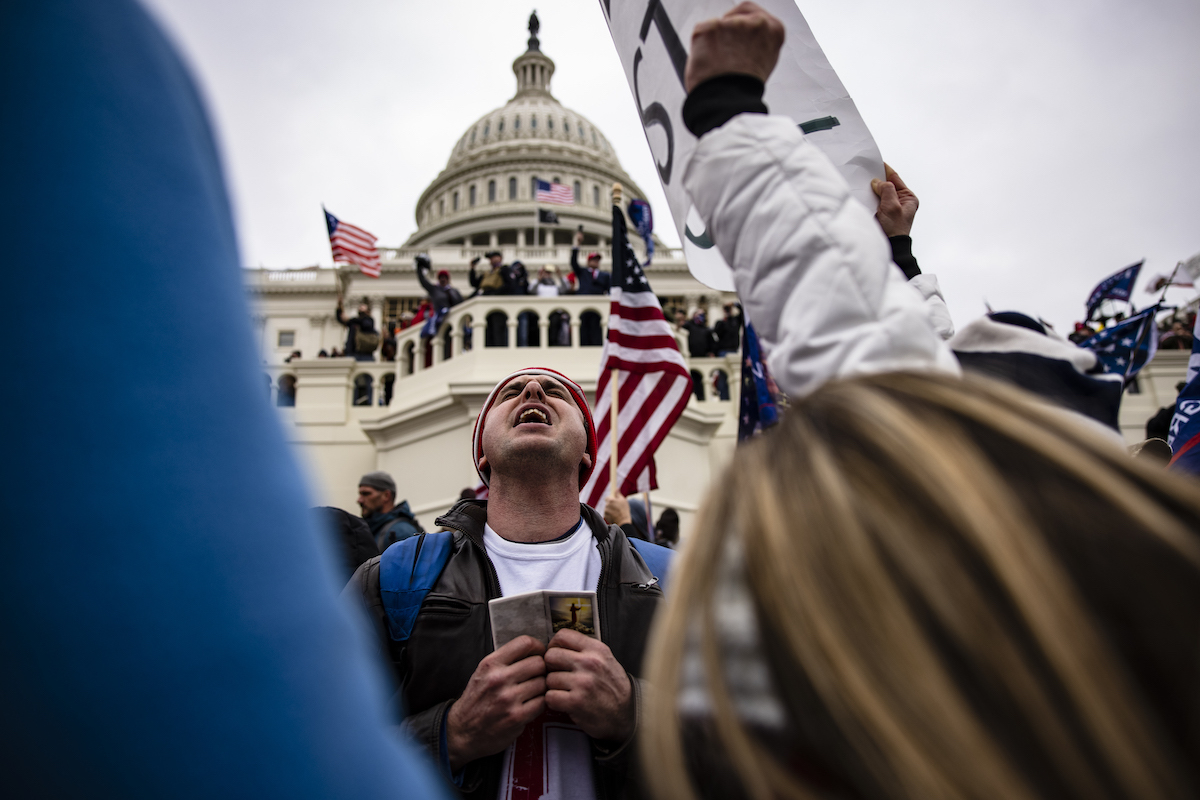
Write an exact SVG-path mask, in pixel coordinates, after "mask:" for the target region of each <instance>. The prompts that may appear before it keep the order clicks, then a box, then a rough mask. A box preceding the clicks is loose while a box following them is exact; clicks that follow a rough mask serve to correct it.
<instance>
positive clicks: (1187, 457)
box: [1167, 317, 1200, 475]
mask: <svg viewBox="0 0 1200 800" xmlns="http://www.w3.org/2000/svg"><path fill="white" fill-rule="evenodd" d="M1196 333H1200V317H1197V318H1196V329H1195V331H1194V332H1193V336H1192V357H1191V358H1190V359H1188V371H1187V386H1184V387H1183V391H1182V392H1180V393H1179V397H1178V398H1176V400H1175V416H1174V417H1173V418H1172V419H1171V432H1170V434H1169V435H1168V436H1167V444H1169V445H1171V452H1172V453H1174V455H1173V456H1171V469H1177V470H1180V471H1183V472H1190V473H1192V474H1193V475H1200V377H1198V376H1200V341H1197V340H1196V338H1195V334H1196Z"/></svg>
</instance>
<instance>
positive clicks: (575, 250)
mask: <svg viewBox="0 0 1200 800" xmlns="http://www.w3.org/2000/svg"><path fill="white" fill-rule="evenodd" d="M581 244H583V231H576V232H575V246H574V247H572V248H571V273H572V274H573V275H574V276H575V277H576V278H577V279H578V280H579V289H578V294H608V290H609V289H611V288H612V273H609V272H604V271H602V270H601V269H600V254H599V253H588V256H587V267H581V266H579V246H580V245H581ZM603 339H604V335H603V333H602V332H601V330H600V315H599V314H595V313H585V314H582V315H581V316H580V318H579V344H580V345H582V346H584V347H595V346H598V345H600V344H603Z"/></svg>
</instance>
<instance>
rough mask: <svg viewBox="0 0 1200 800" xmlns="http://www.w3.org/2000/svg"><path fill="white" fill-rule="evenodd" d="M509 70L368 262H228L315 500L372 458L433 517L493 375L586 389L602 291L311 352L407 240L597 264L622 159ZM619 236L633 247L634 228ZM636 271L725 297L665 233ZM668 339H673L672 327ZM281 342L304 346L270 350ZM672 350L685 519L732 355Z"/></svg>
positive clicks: (379, 314) (1162, 394)
mask: <svg viewBox="0 0 1200 800" xmlns="http://www.w3.org/2000/svg"><path fill="white" fill-rule="evenodd" d="M512 69H513V73H514V75H515V76H516V79H517V92H516V94H515V95H514V96H513V98H512V99H511V100H509V101H508V103H506V104H505V105H503V106H501V107H500V108H497V109H495V110H493V111H491V112H489V113H487V114H485V115H484V116H482V117H481V118H480V119H479V120H478V121H477V122H475V123H474V124H473V125H471V126H470V127H469V128H468V129H467V130H466V132H464V133H463V135H462V136H461V137H460V138H459V140H458V141H457V142H456V143H455V145H454V147H453V149H452V150H451V154H450V158H449V161H448V162H447V164H446V167H445V169H443V170H442V171H441V173H440V174H439V175H438V176H437V178H436V179H435V180H434V181H433V183H431V184H430V185H429V187H428V188H426V190H425V191H424V192H423V193H422V194H421V196H420V199H419V200H418V202H417V208H416V221H417V226H418V227H417V231H416V232H415V233H414V234H413V235H412V236H411V237H409V240H408V241H407V242H405V243H404V244H403V245H402V246H401V247H384V248H380V254H381V256H382V258H383V274H382V276H381V277H380V278H378V279H373V278H368V277H365V276H363V275H361V274H360V273H359V272H358V269H357V268H356V267H340V268H337V269H317V268H309V269H298V270H262V269H248V270H246V271H245V272H246V279H247V283H248V287H249V290H250V293H251V299H252V302H253V304H254V307H255V322H256V330H257V333H258V337H259V346H260V352H261V359H262V363H263V364H264V370H265V371H266V373H267V375H268V376H269V380H270V382H271V396H272V400H273V402H276V403H277V404H279V406H280V407H279V412H280V414H281V416H282V418H283V421H284V425H285V429H286V433H287V435H288V437H289V439H290V440H291V441H292V443H293V444H294V446H295V447H296V450H297V453H298V455H299V456H300V458H301V459H302V461H303V462H304V464H305V465H306V466H307V468H308V472H309V475H310V480H311V484H312V487H313V493H314V497H313V501H314V503H316V504H320V505H333V506H338V507H340V508H344V509H347V510H351V511H355V512H357V506H356V505H355V497H356V493H357V482H358V478H359V476H361V475H362V474H363V473H366V472H370V471H372V470H376V469H382V470H386V471H388V472H390V473H391V474H392V475H393V476H394V477H395V479H396V483H397V486H398V494H399V497H400V498H401V499H407V500H408V502H409V504H410V506H411V507H412V510H413V512H414V513H415V514H416V515H417V517H418V518H419V519H420V521H421V522H422V524H423V525H424V526H425V528H426V529H427V530H432V529H433V521H434V519H435V517H437V516H438V515H439V514H441V513H442V512H444V511H445V510H447V509H448V508H449V507H450V506H451V505H453V504H454V503H455V502H456V501H457V499H458V497H459V493H460V491H461V490H462V489H464V488H466V487H472V486H474V485H475V484H476V483H477V482H478V478H477V476H476V475H475V471H474V467H473V465H472V463H471V458H470V449H471V446H470V441H471V431H472V426H473V425H474V422H475V417H476V415H477V414H478V412H479V408H480V406H481V405H482V403H483V401H484V399H485V398H486V397H487V394H488V392H489V391H490V390H491V388H492V387H493V386H494V385H495V384H496V382H497V381H498V380H499V379H500V378H501V377H503V376H504V375H507V374H508V373H510V372H512V371H513V370H515V369H519V368H521V367H526V366H531V365H539V366H548V367H552V368H554V369H557V370H559V371H561V372H564V373H566V374H567V375H570V376H571V377H573V378H574V379H575V380H577V381H578V382H579V383H580V385H582V386H583V388H584V389H585V390H586V391H587V392H588V393H589V396H590V395H591V394H592V392H593V391H594V388H595V384H596V377H597V373H598V371H599V365H600V352H601V348H600V347H581V346H580V343H579V320H580V316H581V315H583V314H586V313H596V314H599V315H600V317H601V319H602V320H605V319H606V318H607V315H608V298H607V297H604V296H588V295H567V296H563V297H536V296H504V295H494V296H488V297H483V296H480V297H476V298H474V299H470V300H467V301H466V302H464V303H462V304H461V305H458V306H455V307H454V308H453V309H451V311H450V314H449V315H448V317H447V319H446V321H445V323H444V324H443V327H442V328H441V331H440V334H439V338H438V340H437V346H435V347H433V348H432V350H433V352H432V357H431V359H430V362H429V364H428V365H427V364H426V360H425V359H423V358H421V357H419V355H418V352H417V351H418V350H419V348H420V344H419V343H420V340H419V333H420V330H419V328H420V326H414V327H411V328H408V329H406V330H403V331H400V332H399V334H398V337H397V338H398V354H397V357H396V360H395V361H394V362H382V361H379V360H376V361H369V362H359V361H355V360H353V359H350V358H332V359H331V358H316V357H315V356H316V355H317V353H318V352H319V351H321V350H326V351H328V350H332V349H333V348H335V347H336V348H341V347H342V346H343V345H344V343H345V339H346V334H345V328H343V327H342V326H341V325H340V324H339V323H338V322H337V320H336V318H335V317H334V309H335V306H336V298H337V290H338V283H339V281H341V282H342V283H343V285H344V286H345V287H346V308H347V312H348V313H349V314H353V309H354V307H355V306H356V305H357V304H358V303H359V302H361V301H362V300H363V299H365V300H366V301H367V302H369V304H370V306H371V313H372V316H374V317H375V320H376V323H377V328H378V329H380V330H382V329H383V327H384V325H385V324H386V323H387V322H389V321H392V320H397V319H399V317H400V315H401V314H402V313H403V312H404V311H406V310H413V309H415V308H416V307H417V305H418V304H419V303H420V302H421V300H422V299H424V297H425V291H424V290H423V289H422V287H421V285H420V284H419V283H418V281H417V277H416V273H415V272H414V269H413V256H414V255H416V254H417V253H420V252H426V253H428V254H429V256H430V258H431V259H432V261H433V266H434V270H435V271H436V270H440V269H445V270H448V271H449V272H450V273H451V276H452V278H451V280H452V283H453V284H454V285H455V286H456V287H458V288H459V290H460V291H462V293H463V295H464V296H467V295H469V294H470V292H471V289H470V284H469V282H468V278H467V273H468V268H469V264H470V261H471V259H472V258H474V257H476V256H481V255H482V254H483V253H484V252H485V251H488V250H498V251H500V252H501V253H502V254H503V256H504V261H505V263H510V262H511V261H513V260H520V261H521V262H523V263H524V264H525V265H526V267H527V269H528V270H529V272H530V276H531V278H533V277H535V276H536V275H537V271H538V269H539V268H540V267H541V266H542V265H544V264H554V265H555V266H556V267H557V268H558V270H559V272H560V274H565V273H566V272H569V271H570V267H569V263H570V249H571V248H570V241H571V236H572V234H573V233H574V231H575V230H576V229H577V227H578V226H582V227H583V230H584V234H585V240H584V248H583V249H584V250H585V251H587V250H597V251H599V252H600V253H601V254H602V255H603V257H604V261H603V266H604V267H605V268H607V267H608V265H610V264H611V261H612V259H611V250H610V248H609V236H610V233H611V216H610V214H611V211H610V209H611V206H610V194H609V193H610V190H611V187H612V185H613V184H614V183H620V184H622V185H623V186H624V187H625V191H626V196H634V197H644V196H645V194H644V193H643V192H642V191H641V190H640V189H639V187H638V186H637V185H636V184H635V183H634V182H633V180H632V179H630V177H629V176H628V175H627V174H625V171H624V169H622V167H621V164H620V162H619V161H618V159H617V156H616V153H615V152H614V151H613V149H612V146H611V145H610V144H609V143H608V140H607V139H606V138H605V137H604V134H603V133H602V132H601V131H600V130H599V129H598V128H597V127H596V126H595V125H594V124H593V123H592V122H591V121H590V120H588V119H586V118H584V117H583V116H582V115H580V114H578V113H576V112H574V111H571V110H570V109H567V108H565V107H563V106H562V105H561V104H560V103H559V102H558V101H557V100H555V99H554V97H553V95H552V94H551V93H550V79H551V77H552V76H553V74H554V62H553V61H551V60H550V58H548V57H547V56H546V55H544V54H543V53H542V52H541V50H540V45H539V42H538V40H537V37H536V33H535V35H534V36H531V37H530V40H529V49H528V50H527V51H526V52H525V53H523V54H522V55H521V56H519V57H518V58H517V59H516V60H515V61H514V62H513V65H512ZM537 179H541V180H544V181H554V182H558V183H561V184H563V185H565V186H568V187H570V188H571V190H572V191H573V193H574V196H575V204H574V205H571V206H544V205H543V206H542V207H543V208H550V209H552V210H554V211H555V212H556V213H557V215H558V219H559V224H558V225H550V226H547V225H537V224H535V222H534V220H535V218H536V211H537V208H538V206H537V205H536V204H535V203H534V197H533V182H534V181H535V180H537ZM633 238H634V240H635V249H638V251H639V256H643V257H644V255H645V254H644V251H642V250H641V249H640V241H638V240H637V237H636V236H635V237H633ZM484 263H485V264H486V262H484ZM646 274H647V277H648V278H649V279H650V282H651V285H652V286H653V287H654V290H655V292H656V293H657V294H658V295H659V296H660V297H661V298H662V299H663V301H664V307H665V306H675V307H680V308H686V309H688V311H689V313H690V311H691V310H693V309H695V308H697V307H698V306H702V305H707V306H708V307H709V322H710V324H712V322H714V321H715V320H716V319H719V318H720V316H721V311H720V309H721V305H722V303H724V302H728V301H730V300H732V299H734V298H733V296H732V295H726V296H722V295H720V294H719V293H717V292H714V291H713V290H711V289H709V288H707V287H705V286H704V285H702V284H700V283H699V282H698V281H696V280H695V279H694V278H693V277H692V276H691V274H690V273H689V272H688V269H687V264H686V262H685V261H684V259H683V254H682V251H679V250H671V249H669V248H666V247H665V246H661V245H657V244H656V252H655V255H654V260H653V265H652V266H651V267H649V268H648V269H647V272H646ZM556 311H558V312H565V313H566V315H567V317H568V319H569V321H570V327H571V344H570V346H569V347H568V346H551V345H550V343H549V339H550V337H549V336H548V335H547V333H548V331H547V325H548V322H549V317H550V314H551V313H553V312H556ZM523 312H532V313H533V314H534V315H536V319H537V332H536V335H532V334H531V337H530V346H528V347H517V338H518V337H517V335H516V334H517V324H518V315H519V314H521V313H523ZM496 314H499V315H503V317H504V320H505V322H506V324H507V326H508V333H509V335H508V346H506V347H485V346H484V326H485V320H487V319H488V317H489V316H491V315H496ZM526 319H530V318H529V317H528V316H527V317H526ZM958 322H959V323H960V324H961V323H962V322H964V321H963V320H959V321H958ZM680 349H681V350H682V351H683V353H684V355H685V356H687V347H686V343H685V342H684V341H682V340H681V341H680ZM293 350H299V351H301V353H302V354H303V357H302V358H301V359H294V360H292V361H291V362H290V363H285V361H284V359H286V358H287V357H288V355H289V354H291V353H292V351H293ZM1187 355H1188V354H1187V353H1186V352H1179V353H1166V352H1164V353H1162V354H1160V356H1159V357H1158V358H1157V359H1156V360H1155V363H1154V364H1152V365H1151V366H1150V367H1147V369H1146V370H1145V371H1144V372H1143V378H1144V379H1143V380H1142V381H1140V388H1141V392H1140V393H1139V394H1127V395H1126V399H1125V402H1124V404H1123V408H1122V415H1121V416H1122V428H1123V430H1124V431H1125V434H1126V438H1127V439H1128V440H1129V441H1131V442H1133V441H1140V439H1141V428H1142V426H1143V425H1144V422H1145V420H1146V419H1147V418H1148V417H1149V416H1151V415H1152V414H1153V413H1154V411H1155V410H1156V409H1157V408H1158V407H1159V406H1161V405H1164V404H1166V403H1169V402H1173V399H1174V396H1175V391H1174V383H1175V382H1176V381H1177V380H1179V379H1180V378H1181V377H1182V375H1183V371H1184V369H1185V368H1186V362H1187ZM378 357H379V354H378V351H377V352H376V358H377V359H378ZM689 362H690V365H691V367H692V369H693V370H694V371H695V372H698V373H699V374H700V375H701V376H702V377H703V379H704V381H703V382H704V384H705V396H704V399H703V400H700V399H698V398H696V397H694V396H693V397H692V399H691V400H690V402H689V404H688V406H687V409H686V410H685V412H684V414H683V416H682V417H681V418H680V420H679V422H678V423H677V424H676V425H675V427H674V428H673V429H672V431H671V434H670V435H669V436H668V437H667V439H666V441H665V442H664V443H663V445H662V446H661V447H660V448H659V451H658V456H657V463H658V482H659V489H658V490H657V491H655V492H653V493H652V494H651V501H652V504H653V508H654V516H655V517H657V516H658V514H659V513H660V512H661V510H662V509H663V508H665V507H672V508H675V509H676V510H677V511H678V512H679V514H680V518H681V522H682V530H683V532H684V534H685V535H686V532H687V530H688V529H689V528H690V523H691V520H692V517H693V514H694V512H695V510H696V509H697V507H698V506H699V504H700V503H701V501H702V498H703V495H704V492H705V488H706V487H707V486H708V484H709V481H711V480H712V479H713V478H714V477H715V476H716V475H718V474H719V470H720V469H721V467H722V466H723V465H724V464H725V462H726V461H727V460H728V458H729V455H730V454H731V452H732V450H733V447H734V445H735V442H736V437H737V407H738V382H739V381H738V378H739V375H740V366H739V364H740V361H739V358H738V357H737V356H736V355H731V356H726V357H724V358H700V359H689ZM1176 362H1178V363H1176ZM717 371H723V372H724V373H725V377H726V379H727V382H728V386H729V394H730V398H729V399H728V400H722V399H720V398H719V397H716V396H714V392H713V377H714V373H715V372H717ZM293 402H294V405H292V404H290V403H293Z"/></svg>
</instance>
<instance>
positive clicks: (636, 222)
mask: <svg viewBox="0 0 1200 800" xmlns="http://www.w3.org/2000/svg"><path fill="white" fill-rule="evenodd" d="M627 210H628V211H629V219H630V221H631V222H633V227H635V228H637V232H638V236H641V237H642V238H643V239H645V241H646V266H650V259H652V258H654V236H653V233H654V215H653V214H652V213H650V204H649V203H647V202H646V201H645V200H630V201H629V207H628V209H627Z"/></svg>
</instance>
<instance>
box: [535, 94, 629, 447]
mask: <svg viewBox="0 0 1200 800" xmlns="http://www.w3.org/2000/svg"><path fill="white" fill-rule="evenodd" d="M546 128H547V129H549V131H550V132H551V133H554V117H546ZM617 455H620V453H618V454H617Z"/></svg>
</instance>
